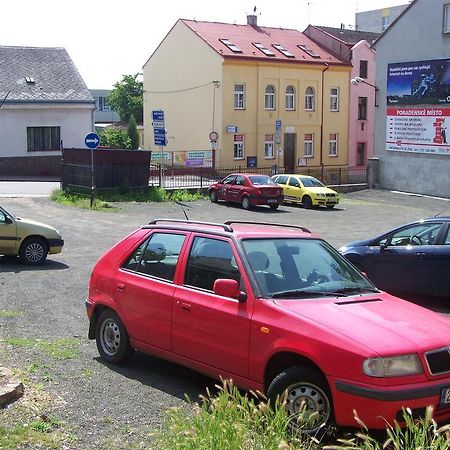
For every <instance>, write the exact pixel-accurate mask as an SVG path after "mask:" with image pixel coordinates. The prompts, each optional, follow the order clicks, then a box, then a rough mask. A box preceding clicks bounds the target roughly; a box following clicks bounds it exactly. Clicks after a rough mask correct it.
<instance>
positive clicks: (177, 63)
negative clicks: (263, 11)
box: [144, 16, 351, 172]
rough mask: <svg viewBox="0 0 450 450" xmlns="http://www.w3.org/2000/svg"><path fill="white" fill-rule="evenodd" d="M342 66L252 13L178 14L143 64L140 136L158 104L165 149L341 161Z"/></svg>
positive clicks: (239, 157)
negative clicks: (228, 17) (225, 16)
mask: <svg viewBox="0 0 450 450" xmlns="http://www.w3.org/2000/svg"><path fill="white" fill-rule="evenodd" d="M350 70H351V67H350V64H348V63H346V62H343V61H341V60H340V59H339V58H337V57H336V56H334V55H332V54H331V53H330V52H327V51H325V50H323V49H322V48H321V47H320V46H318V45H317V44H315V43H314V42H313V41H311V40H310V39H309V38H308V37H307V36H305V35H304V34H303V33H301V32H299V31H296V30H284V29H277V28H266V27H259V26H258V25H257V23H256V16H249V18H248V23H247V25H234V24H223V23H211V22H198V21H189V20H179V21H178V22H177V23H176V24H175V26H174V27H173V28H172V30H171V31H170V32H169V33H168V35H167V36H166V38H165V39H164V40H163V41H162V42H161V44H160V45H159V47H158V49H157V50H156V51H155V52H154V53H153V55H152V56H151V57H150V59H149V60H148V61H147V63H146V64H145V66H144V124H145V131H144V133H145V142H146V143H147V145H148V144H149V143H153V128H152V126H151V123H152V119H151V114H152V111H153V110H158V109H161V110H163V111H164V115H165V127H166V129H167V146H166V147H165V149H164V150H165V151H167V152H180V151H190V152H201V151H211V149H214V151H215V164H216V166H218V167H236V166H244V167H245V166H255V165H257V166H259V167H264V166H273V165H277V166H279V167H283V168H284V169H285V170H286V171H296V172H298V171H301V170H302V168H304V167H315V168H317V167H345V166H347V164H348V154H347V143H348V113H349V112H348V111H349V103H348V98H349V81H350ZM211 132H215V133H216V134H217V136H216V135H212V136H213V137H214V138H216V139H213V140H212V142H211V139H210V138H211V134H210V133H211ZM151 148H152V150H154V151H156V152H158V150H160V149H159V148H158V147H154V146H151Z"/></svg>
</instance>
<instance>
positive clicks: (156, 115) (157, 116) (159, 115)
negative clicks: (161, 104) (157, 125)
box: [152, 109, 164, 122]
mask: <svg viewBox="0 0 450 450" xmlns="http://www.w3.org/2000/svg"><path fill="white" fill-rule="evenodd" d="M152 119H153V122H164V111H163V110H161V109H157V110H156V111H152Z"/></svg>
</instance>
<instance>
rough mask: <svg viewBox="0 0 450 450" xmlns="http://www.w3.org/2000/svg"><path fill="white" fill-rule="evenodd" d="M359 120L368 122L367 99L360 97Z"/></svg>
mask: <svg viewBox="0 0 450 450" xmlns="http://www.w3.org/2000/svg"><path fill="white" fill-rule="evenodd" d="M358 120H367V97H358Z"/></svg>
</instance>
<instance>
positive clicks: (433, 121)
mask: <svg viewBox="0 0 450 450" xmlns="http://www.w3.org/2000/svg"><path fill="white" fill-rule="evenodd" d="M449 126H450V109H449V108H388V109H387V124H386V150H388V151H396V152H408V153H427V154H434V155H449V156H450V144H449V141H450V128H449Z"/></svg>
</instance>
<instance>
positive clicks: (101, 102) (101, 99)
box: [90, 89, 120, 125]
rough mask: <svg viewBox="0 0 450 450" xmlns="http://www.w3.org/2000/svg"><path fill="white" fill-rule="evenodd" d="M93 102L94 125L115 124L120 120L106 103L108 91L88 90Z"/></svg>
mask: <svg viewBox="0 0 450 450" xmlns="http://www.w3.org/2000/svg"><path fill="white" fill-rule="evenodd" d="M90 92H91V95H92V97H94V101H95V110H94V121H95V124H96V125H97V124H107V123H116V122H118V121H119V120H120V118H119V115H118V114H117V113H116V112H115V111H113V110H112V109H111V107H110V106H109V103H108V95H109V94H110V93H111V90H110V89H90Z"/></svg>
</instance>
